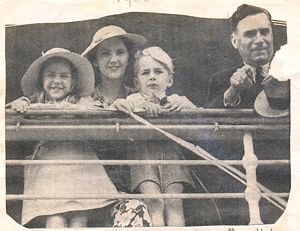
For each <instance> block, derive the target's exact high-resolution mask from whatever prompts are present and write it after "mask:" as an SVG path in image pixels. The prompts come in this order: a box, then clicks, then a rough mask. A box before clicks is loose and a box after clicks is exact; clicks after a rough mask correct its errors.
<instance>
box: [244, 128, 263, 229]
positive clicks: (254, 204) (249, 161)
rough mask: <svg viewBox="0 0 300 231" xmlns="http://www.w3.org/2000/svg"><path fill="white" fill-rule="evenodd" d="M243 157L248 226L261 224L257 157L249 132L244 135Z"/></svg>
mask: <svg viewBox="0 0 300 231" xmlns="http://www.w3.org/2000/svg"><path fill="white" fill-rule="evenodd" d="M243 143H244V157H243V166H244V168H245V170H246V179H247V188H246V190H245V198H246V200H247V202H248V205H249V214H250V222H249V224H250V225H251V224H262V221H261V218H260V210H259V200H260V198H261V197H260V195H259V194H258V193H257V192H258V191H259V189H258V187H257V180H256V168H257V161H258V159H257V157H256V155H255V153H254V148H253V139H252V135H251V133H250V132H246V133H244V137H243Z"/></svg>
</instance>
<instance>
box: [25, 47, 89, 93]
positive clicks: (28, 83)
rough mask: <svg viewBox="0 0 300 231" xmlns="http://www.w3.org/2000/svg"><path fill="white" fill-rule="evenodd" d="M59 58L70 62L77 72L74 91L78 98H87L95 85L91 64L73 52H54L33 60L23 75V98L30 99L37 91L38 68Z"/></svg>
mask: <svg viewBox="0 0 300 231" xmlns="http://www.w3.org/2000/svg"><path fill="white" fill-rule="evenodd" d="M54 57H60V58H64V59H66V60H68V61H69V62H71V63H72V64H73V65H74V67H75V68H76V70H77V83H76V86H75V91H76V93H77V94H78V95H79V96H88V95H90V94H91V93H92V91H93V89H94V85H95V77H94V71H93V67H92V65H91V63H90V62H89V61H88V60H87V59H86V58H85V57H83V56H81V55H78V54H75V53H73V52H56V53H52V54H47V55H44V56H41V57H40V58H38V59H37V60H35V61H34V62H33V63H32V64H31V65H30V66H29V68H28V69H27V71H26V72H25V74H24V75H23V78H22V81H21V88H22V91H23V93H24V95H25V96H27V97H30V96H32V95H34V94H35V93H36V92H37V91H39V86H38V85H39V84H40V83H39V81H40V80H39V78H40V76H39V75H40V67H41V65H42V64H43V63H45V62H46V61H47V60H49V59H50V58H54Z"/></svg>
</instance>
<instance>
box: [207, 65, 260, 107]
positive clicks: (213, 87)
mask: <svg viewBox="0 0 300 231" xmlns="http://www.w3.org/2000/svg"><path fill="white" fill-rule="evenodd" d="M242 66H244V64H242V65H239V66H237V67H234V68H232V69H229V70H226V71H221V72H218V73H216V74H214V75H213V76H212V78H211V79H210V82H209V89H208V97H207V101H206V107H209V108H232V107H235V108H253V106H254V101H255V99H256V96H257V95H258V94H259V92H260V91H261V90H263V87H262V85H261V84H255V85H253V86H252V87H251V88H249V89H247V90H244V91H243V92H242V93H241V95H240V97H241V102H240V104H238V105H237V106H224V93H225V91H226V90H227V89H228V88H229V87H230V77H231V76H232V75H233V73H234V72H235V71H236V70H237V69H238V68H240V67H242Z"/></svg>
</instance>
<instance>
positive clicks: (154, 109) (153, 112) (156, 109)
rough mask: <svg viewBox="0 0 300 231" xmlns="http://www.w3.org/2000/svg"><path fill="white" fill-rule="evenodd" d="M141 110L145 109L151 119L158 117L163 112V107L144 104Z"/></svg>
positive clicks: (149, 103)
mask: <svg viewBox="0 0 300 231" xmlns="http://www.w3.org/2000/svg"><path fill="white" fill-rule="evenodd" d="M141 108H143V109H145V111H146V113H147V114H148V115H150V116H151V117H157V116H158V115H159V113H160V112H161V106H160V105H159V104H156V103H151V102H148V101H147V102H144V103H143V104H142V105H141Z"/></svg>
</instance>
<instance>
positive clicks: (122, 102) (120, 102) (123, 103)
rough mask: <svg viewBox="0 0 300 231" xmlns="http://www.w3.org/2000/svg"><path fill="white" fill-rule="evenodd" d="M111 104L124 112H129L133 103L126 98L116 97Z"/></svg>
mask: <svg viewBox="0 0 300 231" xmlns="http://www.w3.org/2000/svg"><path fill="white" fill-rule="evenodd" d="M111 106H112V107H114V108H116V109H117V110H119V111H122V112H125V113H126V114H130V113H131V112H132V110H133V105H132V104H131V103H130V102H129V101H128V100H126V99H116V100H115V101H114V102H113V104H112V105H111Z"/></svg>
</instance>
